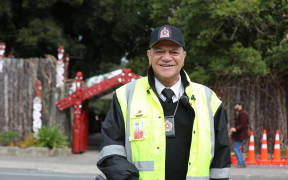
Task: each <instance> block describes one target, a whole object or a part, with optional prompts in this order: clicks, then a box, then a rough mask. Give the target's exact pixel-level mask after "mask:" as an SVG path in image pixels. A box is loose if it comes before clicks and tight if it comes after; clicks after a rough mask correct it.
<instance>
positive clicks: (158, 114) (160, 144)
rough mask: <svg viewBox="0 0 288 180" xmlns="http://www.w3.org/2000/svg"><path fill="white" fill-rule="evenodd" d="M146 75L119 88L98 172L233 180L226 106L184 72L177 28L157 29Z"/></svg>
mask: <svg viewBox="0 0 288 180" xmlns="http://www.w3.org/2000/svg"><path fill="white" fill-rule="evenodd" d="M149 48H150V49H149V50H147V56H148V59H149V65H150V68H149V71H148V76H147V77H143V78H141V79H139V80H137V81H133V82H131V83H129V84H127V85H125V86H122V87H120V88H119V89H117V90H116V93H115V94H114V97H113V100H112V103H111V107H110V110H109V112H108V114H107V116H106V119H105V121H104V122H103V125H102V135H103V142H102V145H101V151H100V154H99V161H98V163H97V165H98V168H99V169H100V170H101V171H102V172H103V173H104V174H105V175H106V177H107V179H108V180H138V179H139V180H206V179H207V180H209V179H218V180H219V179H221V180H227V179H229V169H230V148H229V138H228V131H227V118H226V113H225V110H224V108H223V106H222V102H221V101H220V100H219V99H218V98H217V96H216V95H215V93H214V92H213V91H212V90H211V89H209V88H207V87H206V86H203V85H200V84H197V83H194V82H191V81H190V79H189V77H188V75H187V74H186V73H185V71H184V69H183V67H184V61H185V58H186V51H185V42H184V39H183V36H182V33H181V31H180V30H179V29H178V28H176V27H173V26H170V25H164V26H161V27H158V28H155V29H154V30H153V31H152V33H151V37H150V46H149Z"/></svg>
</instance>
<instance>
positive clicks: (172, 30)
mask: <svg viewBox="0 0 288 180" xmlns="http://www.w3.org/2000/svg"><path fill="white" fill-rule="evenodd" d="M161 40H170V41H173V42H174V43H176V44H178V45H179V46H181V47H183V48H185V42H184V38H183V36H182V33H181V31H180V29H178V28H176V27H174V26H170V25H164V26H161V27H157V28H155V29H154V30H153V31H152V33H151V36H150V44H149V47H150V48H151V47H152V46H153V45H154V44H156V43H157V42H159V41H161Z"/></svg>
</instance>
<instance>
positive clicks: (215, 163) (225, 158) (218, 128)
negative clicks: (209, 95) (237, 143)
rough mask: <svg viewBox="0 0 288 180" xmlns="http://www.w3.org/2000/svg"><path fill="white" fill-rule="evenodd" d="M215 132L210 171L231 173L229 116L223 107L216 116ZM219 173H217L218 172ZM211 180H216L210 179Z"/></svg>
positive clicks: (219, 179) (224, 179)
mask: <svg viewBox="0 0 288 180" xmlns="http://www.w3.org/2000/svg"><path fill="white" fill-rule="evenodd" d="M214 130H215V151H214V158H213V160H212V163H211V166H210V169H211V170H212V169H216V170H220V171H221V170H223V172H227V170H228V172H229V168H230V167H231V160H230V143H229V136H228V127H227V114H226V111H225V110H224V108H223V106H222V105H221V106H219V108H218V110H217V112H216V114H215V116H214ZM216 172H217V171H216ZM216 179H217V180H228V179H229V178H215V180H216ZM210 180H214V179H213V178H210Z"/></svg>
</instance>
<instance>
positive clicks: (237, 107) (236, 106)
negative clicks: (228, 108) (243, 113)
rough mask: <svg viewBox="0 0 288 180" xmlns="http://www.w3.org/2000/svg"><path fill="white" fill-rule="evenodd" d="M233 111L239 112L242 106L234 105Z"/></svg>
mask: <svg viewBox="0 0 288 180" xmlns="http://www.w3.org/2000/svg"><path fill="white" fill-rule="evenodd" d="M234 109H235V110H236V111H239V110H241V109H242V106H241V105H240V104H235V105H234Z"/></svg>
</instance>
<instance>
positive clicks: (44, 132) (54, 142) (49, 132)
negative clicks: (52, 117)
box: [36, 126, 68, 148]
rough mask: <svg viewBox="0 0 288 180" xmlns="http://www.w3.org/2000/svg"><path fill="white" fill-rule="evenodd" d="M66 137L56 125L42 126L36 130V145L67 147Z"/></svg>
mask: <svg viewBox="0 0 288 180" xmlns="http://www.w3.org/2000/svg"><path fill="white" fill-rule="evenodd" d="M67 145H68V142H67V137H66V136H65V135H64V133H63V132H62V131H60V130H59V129H58V128H57V127H55V126H52V127H46V126H42V127H41V128H40V129H39V131H38V138H37V143H36V146H39V147H48V148H63V147H67Z"/></svg>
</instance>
